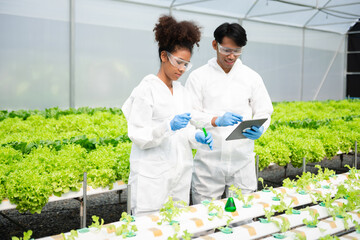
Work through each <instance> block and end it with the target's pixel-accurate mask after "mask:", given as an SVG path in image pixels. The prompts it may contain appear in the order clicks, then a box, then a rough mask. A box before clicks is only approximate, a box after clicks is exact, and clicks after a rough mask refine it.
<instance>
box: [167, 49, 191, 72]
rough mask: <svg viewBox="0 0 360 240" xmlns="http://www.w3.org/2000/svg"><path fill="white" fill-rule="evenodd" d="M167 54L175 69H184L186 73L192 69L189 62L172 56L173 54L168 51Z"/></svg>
mask: <svg viewBox="0 0 360 240" xmlns="http://www.w3.org/2000/svg"><path fill="white" fill-rule="evenodd" d="M166 54H167V56H168V59H169V61H170V63H171V65H173V66H174V67H176V68H178V69H181V68H183V69H184V70H185V72H186V71H189V70H190V68H191V67H192V64H191V63H190V62H188V61H185V60H183V59H181V58H178V57H175V56H174V55H172V54H171V53H169V52H168V51H166Z"/></svg>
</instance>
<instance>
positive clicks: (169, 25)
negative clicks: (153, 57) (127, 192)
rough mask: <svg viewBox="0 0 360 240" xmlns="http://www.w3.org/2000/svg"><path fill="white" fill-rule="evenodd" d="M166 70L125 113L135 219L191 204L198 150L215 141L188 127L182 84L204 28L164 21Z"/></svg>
mask: <svg viewBox="0 0 360 240" xmlns="http://www.w3.org/2000/svg"><path fill="white" fill-rule="evenodd" d="M154 32H155V40H156V41H157V42H158V46H159V58H160V69H159V71H158V73H157V74H156V75H154V74H149V75H147V76H146V77H144V79H143V80H142V81H141V82H140V84H139V85H138V86H137V87H136V88H135V89H134V90H133V91H132V93H131V95H130V97H129V98H128V99H127V100H126V101H125V103H124V105H123V107H122V110H123V113H124V115H125V117H126V119H127V122H128V135H129V138H130V139H131V140H132V142H133V145H132V149H131V155H130V177H129V184H130V185H131V209H132V213H133V214H134V215H138V216H139V215H143V214H149V213H152V212H155V211H158V210H159V209H160V208H161V207H162V204H164V203H165V202H166V201H167V198H168V197H170V196H171V197H173V199H174V200H182V201H185V202H186V203H188V202H189V194H190V183H191V175H192V165H193V157H192V151H191V149H192V148H196V147H197V145H198V144H199V143H202V144H209V147H211V148H212V136H211V134H210V133H209V134H208V135H207V136H205V134H204V133H203V132H202V131H199V130H196V129H195V128H194V127H193V126H192V125H190V124H188V123H189V121H190V119H191V110H192V109H191V102H190V97H189V95H188V93H187V91H186V89H185V88H184V87H183V86H182V85H181V83H179V82H177V80H178V79H179V78H180V77H181V75H182V74H183V73H184V72H185V71H188V70H189V69H190V68H191V63H190V58H191V55H192V49H193V46H194V44H196V45H197V46H198V42H199V41H200V36H201V33H200V28H199V27H198V26H197V25H196V24H194V23H193V22H189V21H181V22H177V21H176V20H175V19H174V18H173V17H171V16H162V17H160V18H159V21H158V23H157V24H156V25H155V28H154Z"/></svg>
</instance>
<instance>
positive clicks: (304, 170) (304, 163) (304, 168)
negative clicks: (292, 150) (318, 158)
mask: <svg viewBox="0 0 360 240" xmlns="http://www.w3.org/2000/svg"><path fill="white" fill-rule="evenodd" d="M305 172H306V158H305V157H304V158H303V173H305Z"/></svg>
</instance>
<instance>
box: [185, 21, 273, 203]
mask: <svg viewBox="0 0 360 240" xmlns="http://www.w3.org/2000/svg"><path fill="white" fill-rule="evenodd" d="M214 38H215V39H214V40H213V41H212V47H213V49H214V50H215V51H216V58H212V59H210V60H209V61H208V63H207V64H205V65H203V66H201V67H200V68H198V69H196V70H194V71H193V72H192V73H191V74H190V75H189V78H188V79H187V82H186V88H187V89H188V90H189V91H190V93H191V97H192V101H193V107H194V109H195V110H194V112H193V114H192V118H193V120H194V121H195V122H197V125H201V127H205V128H206V130H208V131H209V132H211V133H212V135H213V139H214V141H213V150H212V151H210V149H209V148H206V147H205V146H201V147H200V148H199V149H198V150H197V153H196V155H195V159H194V169H193V178H192V201H193V204H199V203H200V202H201V201H203V200H211V199H212V198H215V199H220V198H221V196H222V195H223V193H224V192H225V194H226V197H228V196H229V187H230V186H231V185H235V186H236V187H237V188H240V189H241V190H242V192H243V193H250V192H252V191H254V190H255V189H256V185H257V179H256V173H255V172H256V171H255V162H254V156H255V153H254V140H256V139H258V138H259V137H260V136H261V135H262V134H263V133H264V131H265V130H266V129H267V128H268V126H269V125H270V117H271V114H272V112H273V107H272V103H271V100H270V97H269V94H268V92H267V90H266V88H265V85H264V83H263V80H262V78H261V77H260V75H259V74H257V73H256V72H255V71H254V70H252V69H250V68H249V67H247V66H246V65H244V64H243V63H242V62H241V60H240V59H238V57H239V56H240V54H241V53H242V50H243V47H244V46H245V45H246V41H247V38H246V31H245V29H244V28H243V27H241V26H240V25H239V24H237V23H232V24H229V23H224V24H222V25H220V26H219V27H218V28H217V29H216V30H215V31H214ZM258 118H267V119H268V120H267V121H266V122H265V123H264V125H263V126H261V127H258V126H253V127H252V128H251V129H247V130H245V131H246V132H245V133H244V135H245V136H246V137H247V138H246V139H239V140H233V141H226V140H225V139H226V137H227V136H228V135H229V134H230V133H231V132H232V131H233V130H234V128H235V127H236V125H237V124H238V123H240V122H241V121H243V120H249V119H258ZM198 127H199V126H198Z"/></svg>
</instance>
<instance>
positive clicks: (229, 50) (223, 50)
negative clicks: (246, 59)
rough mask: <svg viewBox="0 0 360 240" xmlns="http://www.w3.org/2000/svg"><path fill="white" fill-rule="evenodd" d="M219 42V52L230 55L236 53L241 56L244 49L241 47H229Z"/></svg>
mask: <svg viewBox="0 0 360 240" xmlns="http://www.w3.org/2000/svg"><path fill="white" fill-rule="evenodd" d="M217 44H218V49H219V53H221V54H224V55H230V54H234V55H235V56H240V54H241V51H242V49H241V48H228V47H223V46H221V45H220V43H217Z"/></svg>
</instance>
